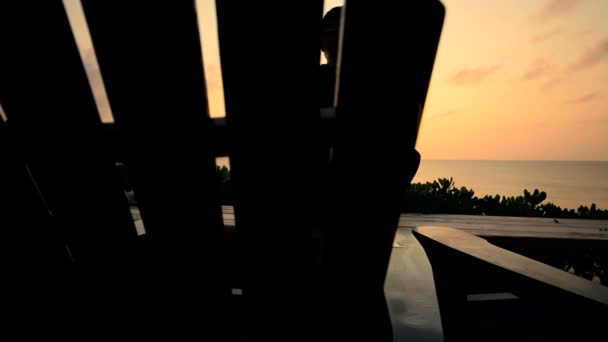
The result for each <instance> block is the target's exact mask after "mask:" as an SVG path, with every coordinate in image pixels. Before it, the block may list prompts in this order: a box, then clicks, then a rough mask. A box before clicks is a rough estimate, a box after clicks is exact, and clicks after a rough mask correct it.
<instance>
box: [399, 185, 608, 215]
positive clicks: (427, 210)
mask: <svg viewBox="0 0 608 342" xmlns="http://www.w3.org/2000/svg"><path fill="white" fill-rule="evenodd" d="M545 199H547V194H546V193H545V192H544V191H539V190H538V189H534V191H533V192H529V191H528V190H527V189H524V194H523V196H517V197H515V196H511V197H507V196H500V195H495V196H490V195H486V196H484V197H481V198H479V197H477V196H475V192H474V191H473V190H469V189H467V188H465V187H461V188H457V187H456V186H455V183H454V180H453V179H452V178H450V179H447V178H440V179H437V180H436V181H433V182H426V183H413V184H412V185H411V186H410V189H409V190H408V191H407V192H406V193H405V194H404V195H403V200H402V207H401V208H402V211H404V212H416V213H424V214H462V215H497V216H527V217H552V218H585V219H603V220H605V219H608V210H602V209H598V208H597V206H596V205H595V203H594V204H592V205H591V207H586V206H580V207H579V208H578V209H577V210H574V209H566V208H564V209H562V208H560V207H559V206H557V205H555V204H553V203H546V204H542V202H543V201H545Z"/></svg>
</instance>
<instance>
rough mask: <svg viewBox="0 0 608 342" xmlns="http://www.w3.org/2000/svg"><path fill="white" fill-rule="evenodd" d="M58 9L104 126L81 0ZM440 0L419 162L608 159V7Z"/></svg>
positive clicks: (211, 55) (217, 78) (105, 109)
mask: <svg viewBox="0 0 608 342" xmlns="http://www.w3.org/2000/svg"><path fill="white" fill-rule="evenodd" d="M64 2H65V4H66V8H67V9H68V13H69V15H70V20H71V22H72V25H73V27H74V28H75V30H74V31H75V35H76V38H77V41H78V43H79V46H80V48H81V54H82V55H83V59H84V63H85V66H86V68H87V72H88V74H89V78H90V80H91V81H92V88H93V90H94V93H95V97H96V101H97V103H98V107H99V110H100V116H101V117H102V119H103V120H104V121H111V110H110V106H109V104H108V103H107V100H106V99H105V94H104V91H103V86H102V85H101V82H100V80H101V77H100V75H99V70H98V68H97V66H96V61H95V56H94V53H93V52H92V50H91V43H90V41H89V40H88V38H87V35H88V33H87V30H86V25H84V21H83V19H82V17H81V16H80V11H81V9H80V5H79V2H78V1H77V0H64ZM442 2H443V3H444V5H445V6H446V9H447V14H446V20H445V25H444V29H443V34H442V38H441V43H440V46H439V51H438V55H437V59H436V62H435V69H434V72H433V77H432V80H431V86H430V89H429V95H428V98H427V103H426V108H425V111H424V115H423V120H422V128H421V132H420V137H419V140H418V144H417V148H418V150H419V151H420V153H421V154H422V156H423V159H489V160H502V159H506V160H530V159H531V160H608V20H607V19H606V18H608V0H444V1H442ZM342 3H343V1H340V0H326V3H325V9H326V11H327V10H329V9H331V8H332V7H334V6H337V5H340V4H342ZM371 3H373V2H371ZM197 8H198V12H199V21H200V26H201V39H202V41H203V60H204V62H205V71H206V75H205V76H206V78H207V84H208V90H207V91H208V95H209V102H210V104H209V106H210V113H211V115H212V116H216V117H217V116H223V115H224V106H223V96H222V83H221V73H220V62H219V50H218V47H217V30H216V26H215V25H216V21H215V8H214V0H198V1H197ZM268 53H269V54H270V52H268ZM374 62H376V61H370V63H374Z"/></svg>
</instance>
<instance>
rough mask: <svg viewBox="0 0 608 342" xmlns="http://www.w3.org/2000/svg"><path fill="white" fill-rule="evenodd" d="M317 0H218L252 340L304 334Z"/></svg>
mask: <svg viewBox="0 0 608 342" xmlns="http://www.w3.org/2000/svg"><path fill="white" fill-rule="evenodd" d="M321 11H322V3H321V1H310V0H306V1H287V2H280V3H279V2H273V1H218V2H217V13H218V33H219V40H220V52H221V59H222V73H223V79H224V88H225V99H226V115H227V122H228V125H229V126H230V128H231V129H232V132H233V137H234V140H233V150H232V152H233V153H232V155H231V159H230V162H231V166H232V170H231V171H232V179H233V182H234V190H235V214H236V225H237V231H238V234H239V236H240V237H241V239H242V242H243V247H244V255H245V260H243V262H244V263H245V265H246V267H245V268H244V269H245V270H246V274H245V275H244V277H245V289H244V296H245V299H246V301H247V303H248V310H249V311H248V312H249V322H250V326H249V332H250V334H251V336H252V338H254V340H273V339H277V338H281V339H286V340H302V339H306V338H309V337H310V333H311V328H312V323H311V321H310V316H308V314H309V313H310V310H311V309H310V302H311V289H312V288H311V286H312V281H311V276H312V272H311V257H310V253H311V252H310V251H311V225H312V223H313V221H314V220H313V217H314V215H315V210H316V208H317V204H318V203H317V198H316V197H315V187H316V186H317V185H318V184H317V178H318V168H319V166H320V165H319V162H318V161H316V160H315V158H317V155H318V154H319V149H318V148H319V146H320V141H319V133H318V132H319V126H320V122H319V121H320V119H319V108H318V98H317V94H318V68H319V27H320V20H321V14H322V13H321Z"/></svg>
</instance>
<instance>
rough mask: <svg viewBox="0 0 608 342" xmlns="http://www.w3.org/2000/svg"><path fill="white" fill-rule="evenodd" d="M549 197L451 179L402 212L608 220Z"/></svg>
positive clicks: (415, 190)
mask: <svg viewBox="0 0 608 342" xmlns="http://www.w3.org/2000/svg"><path fill="white" fill-rule="evenodd" d="M217 175H218V179H219V182H220V194H221V198H222V203H223V204H231V203H232V196H231V194H232V183H231V181H230V171H229V170H228V168H227V167H225V166H223V167H221V168H220V167H218V168H217ZM545 199H547V194H546V193H545V192H544V191H540V190H538V189H535V190H534V191H533V192H530V191H528V190H524V191H523V196H517V197H514V196H511V197H507V196H501V195H495V196H484V197H481V198H479V197H477V196H475V192H474V191H473V190H472V189H467V188H465V187H461V188H457V187H456V186H455V183H454V180H453V179H452V178H450V179H447V178H440V179H437V180H436V181H433V182H426V183H413V184H412V185H411V186H410V189H409V190H408V191H407V192H406V193H404V194H403V198H402V203H401V205H402V210H403V211H404V212H410V213H423V214H461V215H496V216H527V217H550V218H584V219H602V220H607V219H608V210H605V209H604V210H602V209H599V208H597V206H596V205H595V204H592V205H591V207H587V206H582V205H581V206H580V207H578V209H576V210H575V209H566V208H564V209H562V208H560V207H559V206H557V205H555V204H553V203H544V204H543V202H544V201H545Z"/></svg>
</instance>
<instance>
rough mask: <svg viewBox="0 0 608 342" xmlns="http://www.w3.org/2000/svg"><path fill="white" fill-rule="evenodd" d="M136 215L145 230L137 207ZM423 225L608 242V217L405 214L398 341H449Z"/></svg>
mask: <svg viewBox="0 0 608 342" xmlns="http://www.w3.org/2000/svg"><path fill="white" fill-rule="evenodd" d="M222 212H223V216H224V224H225V225H226V226H227V227H226V229H227V230H233V229H234V225H235V217H234V209H233V208H232V207H231V206H224V207H222ZM133 217H134V219H135V221H136V225H137V226H138V231H139V230H140V229H141V228H142V227H140V226H141V220H140V218H139V213H138V212H137V210H134V212H133ZM417 226H446V227H452V228H457V229H461V230H463V231H465V232H468V233H471V234H474V235H478V236H488V237H490V236H508V237H535V238H561V239H585V240H587V239H588V240H608V221H602V220H579V219H557V220H554V219H550V218H528V217H505V216H471V215H420V214H403V215H401V219H400V221H399V229H398V230H397V234H396V235H395V242H394V244H393V253H392V255H391V262H390V265H389V270H388V273H387V279H386V285H385V286H386V289H385V290H386V297H387V302H388V305H389V310H390V312H391V317H392V321H393V328H394V332H395V340H396V341H430V342H434V341H437V342H439V341H443V334H442V329H441V319H440V316H439V308H438V304H437V297H436V294H435V286H434V282H433V274H432V270H431V265H430V264H429V262H428V260H427V257H426V254H425V252H424V250H423V248H422V247H421V246H420V244H419V243H418V241H417V240H416V239H415V238H414V236H413V235H412V233H411V232H412V229H413V228H415V227H417ZM142 231H143V229H142Z"/></svg>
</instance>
